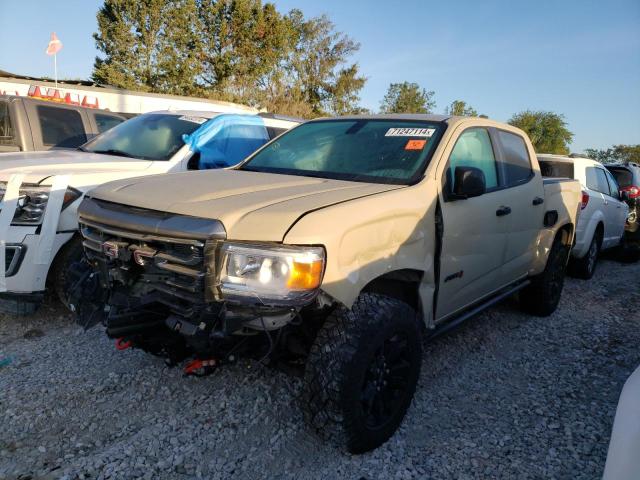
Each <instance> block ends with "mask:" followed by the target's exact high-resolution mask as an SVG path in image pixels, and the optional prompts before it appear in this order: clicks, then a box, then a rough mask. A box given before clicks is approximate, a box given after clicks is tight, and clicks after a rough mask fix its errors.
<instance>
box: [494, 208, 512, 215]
mask: <svg viewBox="0 0 640 480" xmlns="http://www.w3.org/2000/svg"><path fill="white" fill-rule="evenodd" d="M510 213H511V207H504V206H503V207H500V208H499V209H498V210H496V217H504V216H505V215H509V214H510Z"/></svg>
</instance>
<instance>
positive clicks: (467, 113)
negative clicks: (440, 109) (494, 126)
mask: <svg viewBox="0 0 640 480" xmlns="http://www.w3.org/2000/svg"><path fill="white" fill-rule="evenodd" d="M444 113H446V114H447V115H457V116H462V117H477V116H478V112H476V109H475V108H473V107H472V106H471V105H467V102H465V101H464V100H454V101H453V102H451V105H449V106H448V107H447V108H446V109H445V111H444Z"/></svg>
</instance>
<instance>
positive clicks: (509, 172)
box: [498, 130, 533, 186]
mask: <svg viewBox="0 0 640 480" xmlns="http://www.w3.org/2000/svg"><path fill="white" fill-rule="evenodd" d="M498 138H499V139H500V145H501V146H502V153H503V156H504V158H503V169H504V174H505V183H506V185H507V186H512V185H517V184H519V183H523V182H526V181H527V180H528V179H529V178H531V176H532V175H533V170H532V169H531V159H530V158H529V152H528V151H527V145H526V144H525V143H524V140H523V138H522V137H521V136H520V135H516V134H514V133H509V132H505V131H503V130H498Z"/></svg>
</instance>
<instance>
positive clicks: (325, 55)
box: [93, 0, 366, 117]
mask: <svg viewBox="0 0 640 480" xmlns="http://www.w3.org/2000/svg"><path fill="white" fill-rule="evenodd" d="M94 38H95V40H96V45H97V47H98V50H99V51H100V52H101V56H99V57H97V58H96V61H95V64H94V72H93V78H94V80H95V81H97V82H99V83H104V84H109V85H113V86H116V87H122V88H130V89H137V90H143V91H152V92H160V93H173V94H183V95H184V94H190V95H198V96H203V97H209V98H217V99H221V100H229V101H234V102H239V103H244V104H248V105H252V106H255V107H265V108H267V109H268V110H271V111H276V112H278V113H284V114H292V115H298V116H304V117H313V116H318V115H326V114H346V113H352V112H356V111H358V109H359V107H358V103H359V100H360V98H359V92H360V90H361V89H362V87H363V86H364V83H365V81H366V79H365V78H364V77H362V76H361V75H360V73H359V68H358V65H357V64H355V63H350V62H349V57H350V56H351V55H353V54H354V53H355V52H356V51H357V50H358V49H359V47H360V46H359V45H358V44H357V43H356V42H354V41H353V40H352V39H350V38H349V37H348V36H346V35H344V34H343V33H340V32H337V31H336V30H335V26H334V25H333V23H332V22H331V21H330V20H329V19H328V17H326V16H321V17H315V18H305V17H304V14H303V13H302V12H301V11H300V10H292V11H290V12H289V13H288V14H286V15H283V14H281V13H280V12H278V11H277V9H276V7H275V5H274V4H272V3H264V4H263V3H262V0H141V1H139V2H137V1H135V0H105V2H104V4H103V6H102V8H101V9H100V11H99V12H98V32H97V33H95V34H94Z"/></svg>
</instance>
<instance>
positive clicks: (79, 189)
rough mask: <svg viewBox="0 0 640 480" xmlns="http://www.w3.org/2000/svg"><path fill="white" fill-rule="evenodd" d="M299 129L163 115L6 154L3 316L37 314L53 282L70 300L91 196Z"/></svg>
mask: <svg viewBox="0 0 640 480" xmlns="http://www.w3.org/2000/svg"><path fill="white" fill-rule="evenodd" d="M298 123H299V122H297V121H294V120H292V119H286V118H284V117H279V116H276V115H270V114H264V115H238V114H216V113H213V112H199V111H160V112H152V113H147V114H144V115H140V116H138V117H135V118H132V119H130V120H127V121H126V122H123V123H121V124H120V125H117V126H116V127H114V128H113V129H111V130H109V131H107V132H105V133H103V134H102V135H99V136H97V137H96V138H94V139H93V140H91V141H90V142H88V143H86V144H85V145H83V146H81V147H80V148H79V149H78V150H75V151H48V152H23V153H5V154H0V199H1V200H2V204H1V205H2V212H0V265H2V264H3V263H4V265H5V268H4V269H0V311H3V312H5V313H11V314H28V313H31V312H33V311H34V310H35V309H36V308H37V306H38V304H39V303H40V301H41V299H42V297H43V294H44V291H45V286H46V285H47V283H50V284H51V285H52V286H53V287H54V288H55V289H56V292H57V293H58V295H59V296H60V297H61V300H63V302H64V301H65V298H66V288H67V282H66V272H67V266H68V264H69V263H70V261H72V259H73V258H75V257H77V256H80V255H81V251H82V250H81V246H80V241H79V239H78V234H77V230H78V221H77V207H78V205H79V204H80V199H81V197H82V196H83V194H84V192H86V191H87V190H89V189H91V188H92V187H95V186H96V185H100V184H102V183H104V182H108V181H111V180H122V179H126V178H131V177H138V176H142V175H152V174H160V173H167V172H181V171H185V170H197V169H206V168H220V167H226V166H230V165H233V164H235V163H237V162H239V161H240V160H242V159H244V157H246V156H247V155H248V154H250V153H252V152H253V151H254V150H256V149H257V148H259V147H260V146H262V145H263V144H265V143H266V142H267V141H269V140H270V139H272V138H274V137H276V136H278V135H279V134H280V133H282V132H284V131H286V130H287V129H289V128H291V127H292V126H294V125H297V124H298ZM178 188H179V187H178ZM7 207H9V208H7Z"/></svg>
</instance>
